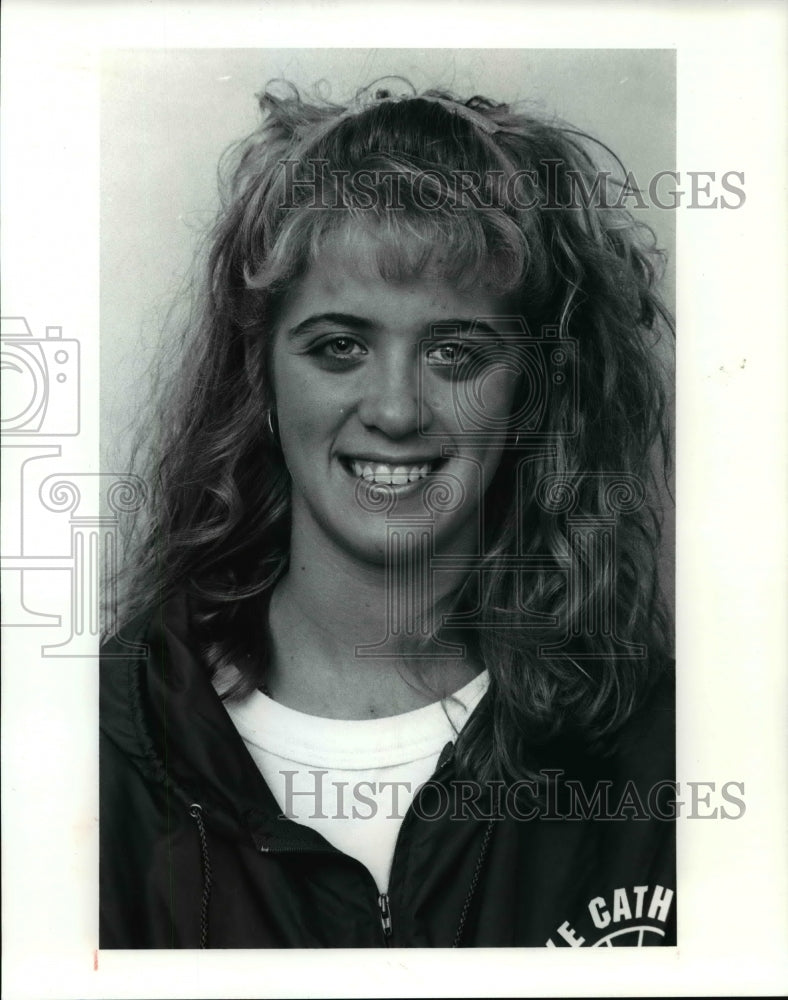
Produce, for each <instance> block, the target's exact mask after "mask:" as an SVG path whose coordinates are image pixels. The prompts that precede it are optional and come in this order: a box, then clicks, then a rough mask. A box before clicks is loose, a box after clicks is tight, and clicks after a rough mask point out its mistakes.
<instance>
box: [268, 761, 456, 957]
mask: <svg viewBox="0 0 788 1000" xmlns="http://www.w3.org/2000/svg"><path fill="white" fill-rule="evenodd" d="M453 750H454V747H453V746H451V750H449V746H446V747H444V749H443V752H442V753H441V755H440V757H439V759H438V765H437V767H436V768H435V771H434V772H433V774H432V776H431V778H430V779H429V780H430V781H435V780H437V779H438V776H439V775H440V774H441V773H442V772H444V771H445V770H446V768H447V765H448V764H449V763H450V761H451V760H452V758H453V756H454V754H453ZM446 751H449V752H448V753H447V752H446ZM412 812H413V805H412V804H411V805H410V806H409V807H408V811H407V812H406V814H405V816H404V818H403V820H402V824H401V825H400V828H399V831H398V833H397V840H396V843H395V845H394V857H393V859H392V868H391V870H392V872H393V871H394V869H395V867H396V865H395V864H394V862H395V861H396V858H397V853H398V851H397V847H398V845H399V842H400V838H401V835H402V830H403V828H404V826H405V824H406V823H407V822H408V821H409V819H410V815H411V813H412ZM257 850H258V851H260V853H261V854H302V853H305V854H311V853H314V852H315V850H316V848H314V847H302V846H301V845H295V844H288V845H286V846H285V845H280V846H277V847H275V848H271V847H269V846H268V845H267V844H257ZM317 850H320V849H319V848H317ZM329 852H335V853H337V854H342V852H341V851H337V850H336V848H331V847H329ZM344 857H346V858H347V859H348V860H349V861H353V862H354V863H355V864H358V865H361V867H362V868H363V867H364V866H363V864H362V862H360V861H358V859H357V858H351V857H349V856H348V855H344ZM365 871H366V874H367V875H368V876H369V878H370V880H371V881H372V876H371V875H370V874H369V871H368V870H366V869H365ZM377 902H378V910H379V911H380V925H381V930H382V931H383V943H384V945H385V946H386V947H388V946H389V938H390V937H391V935H392V932H393V927H392V922H391V905H390V902H389V896H388V893H387V892H381V893H378V900H377Z"/></svg>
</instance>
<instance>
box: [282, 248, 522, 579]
mask: <svg viewBox="0 0 788 1000" xmlns="http://www.w3.org/2000/svg"><path fill="white" fill-rule="evenodd" d="M375 250H376V241H375V238H374V237H373V236H371V235H367V234H365V233H364V232H363V231H361V230H359V231H358V233H354V234H353V239H352V241H351V240H348V239H339V238H336V237H334V238H329V239H328V240H326V242H325V243H324V246H323V249H322V251H321V252H320V254H319V255H318V257H317V259H316V261H315V263H314V265H313V266H312V268H311V269H310V270H309V271H308V272H307V274H306V275H305V276H304V277H303V278H302V279H301V280H300V281H298V282H297V283H296V284H295V286H294V288H293V289H292V290H291V291H290V292H289V293H288V295H287V296H286V297H285V300H284V302H283V305H282V309H281V310H280V313H279V318H278V322H277V324H276V330H275V334H274V345H273V382H274V393H275V398H276V415H277V419H278V424H279V436H280V441H281V446H282V450H283V453H284V458H285V462H286V464H287V467H288V470H289V472H290V475H291V477H292V516H293V531H294V537H299V540H300V541H301V542H303V543H305V544H306V545H308V546H311V545H323V544H325V543H329V544H331V545H334V546H337V547H339V549H340V550H342V551H343V552H344V553H346V554H349V555H351V556H352V557H354V558H355V559H359V560H362V561H363V562H367V563H369V562H372V563H377V564H380V563H381V562H382V561H383V558H384V556H385V550H386V538H387V522H388V521H389V519H392V518H393V519H396V520H397V521H400V522H402V521H403V519H404V520H406V521H408V520H409V521H411V522H412V521H414V520H421V521H424V520H427V521H429V522H431V523H432V524H433V538H434V542H433V544H434V548H435V550H436V551H439V552H457V553H459V552H473V551H478V548H477V546H478V544H479V523H480V513H481V498H482V497H483V495H484V493H485V491H486V490H487V487H488V485H489V483H490V481H491V479H492V477H493V475H494V473H495V471H496V469H497V467H498V464H499V461H500V457H501V450H502V444H501V428H505V427H506V423H507V420H508V417H509V415H510V413H511V410H512V404H513V400H514V394H515V389H516V385H517V380H518V375H517V366H516V364H512V363H507V361H506V358H507V350H509V351H510V350H511V348H507V346H506V345H507V344H508V343H510V341H502V340H501V336H500V335H501V334H502V332H503V331H504V330H511V322H512V319H511V303H509V302H508V300H507V299H505V298H502V297H500V296H497V295H493V294H489V293H487V292H485V291H467V290H460V289H459V288H457V287H456V286H455V285H453V284H451V283H447V282H446V281H445V280H441V279H440V278H437V277H431V276H429V275H427V274H425V275H423V276H420V277H417V278H413V279H411V280H408V281H404V282H392V281H388V280H385V279H383V278H381V277H380V275H379V273H378V271H377V268H376V267H375V265H374V263H370V262H374V260H375ZM480 318H483V322H479V323H476V324H475V325H474V321H475V320H479V319H480ZM507 320H508V323H507ZM441 327H443V329H442V328H441ZM469 407H470V408H471V409H473V408H474V407H475V408H476V413H475V414H474V413H471V414H470V419H469ZM485 428H490V429H491V430H492V431H493V433H488V434H486V436H485V434H484V433H481V434H480V433H479V431H480V429H481V430H482V432H484V430H485ZM469 431H473V432H474V434H473V436H471V435H470V433H469ZM441 484H442V485H444V486H445V487H446V489H447V490H448V491H449V492H450V493H451V494H452V496H451V498H450V499H449V502H448V503H444V504H443V505H441V504H440V503H438V504H437V505H436V503H435V502H434V497H435V496H436V495H437V494H439V493H440V492H441V491H440V490H439V489H438V487H439V486H440V485H441ZM445 492H446V491H444V500H445V499H446V497H445ZM438 500H440V497H439V496H438ZM436 506H439V507H441V509H439V510H436V509H435V508H436ZM299 533H300V535H299Z"/></svg>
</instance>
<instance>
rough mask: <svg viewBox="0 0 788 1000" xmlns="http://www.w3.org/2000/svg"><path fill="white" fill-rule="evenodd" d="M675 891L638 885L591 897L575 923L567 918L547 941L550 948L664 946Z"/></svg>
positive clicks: (655, 886)
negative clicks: (666, 926)
mask: <svg viewBox="0 0 788 1000" xmlns="http://www.w3.org/2000/svg"><path fill="white" fill-rule="evenodd" d="M672 905H673V890H672V889H668V888H666V887H665V886H662V885H635V886H630V887H628V888H623V887H622V888H619V889H613V890H612V892H610V893H608V894H606V895H601V896H594V897H593V899H589V900H588V903H587V905H586V909H585V911H583V910H581V911H580V913H579V915H578V917H577V919H576V920H575V921H574V922H570V921H569V920H565V921H564V922H563V923H562V924H561V925H560V926H559V927H557V928H556V929H555V932H554V933H553V934H552V936H551V937H549V938H548V939H547V941H546V942H545V944H546V946H547V947H548V948H561V947H567V946H568V947H571V948H582V947H585V948H616V947H628V948H632V947H637V948H640V947H647V946H649V945H661V944H663V940H664V937H665V925H666V924H667V922H668V918H669V917H670V912H671V907H672Z"/></svg>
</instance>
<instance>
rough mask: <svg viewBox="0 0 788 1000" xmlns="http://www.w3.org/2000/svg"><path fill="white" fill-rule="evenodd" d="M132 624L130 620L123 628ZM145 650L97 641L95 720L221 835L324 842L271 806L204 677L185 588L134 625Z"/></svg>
mask: <svg viewBox="0 0 788 1000" xmlns="http://www.w3.org/2000/svg"><path fill="white" fill-rule="evenodd" d="M129 631H131V630H129ZM133 631H134V633H135V638H137V639H138V640H141V641H142V643H143V645H144V647H145V648H146V649H147V653H146V654H145V655H142V656H138V657H133V656H129V655H128V653H126V652H124V651H123V650H124V649H128V646H127V645H123V646H122V645H121V643H120V642H119V641H118V640H117V639H116V640H113V641H111V642H110V643H108V644H107V646H106V647H105V648H104V649H103V650H102V663H101V711H100V717H101V728H102V729H103V730H104V732H105V734H106V735H107V736H108V737H109V738H110V739H111V740H112V741H113V742H114V743H115V744H116V745H117V746H118V747H119V749H120V750H121V751H122V752H123V753H124V754H125V755H126V756H127V758H129V759H130V760H131V761H132V762H133V763H134V765H135V766H136V767H138V768H139V769H140V770H141V771H143V772H144V773H145V774H146V776H147V777H148V779H149V780H153V781H155V782H157V783H160V784H163V785H165V786H166V787H167V789H168V791H169V793H170V794H172V795H174V796H175V797H176V798H178V799H179V800H180V801H182V802H183V804H184V805H185V806H189V805H191V804H193V803H197V804H199V805H200V806H201V807H202V810H203V815H204V817H205V820H206V822H207V823H208V824H210V825H212V826H214V827H216V828H220V829H221V830H222V832H223V833H224V834H225V835H228V836H235V837H241V838H244V839H247V838H249V837H251V838H252V840H253V841H254V843H255V845H256V846H257V847H258V849H265V850H274V849H277V848H282V849H286V848H287V847H293V848H295V849H300V850H304V849H307V850H325V849H331V848H330V847H328V845H327V842H326V841H325V840H324V839H323V838H322V837H321V836H320V835H319V834H317V833H316V832H315V831H313V830H310V829H309V828H307V827H304V826H301V825H299V824H297V823H294V822H292V821H291V820H288V819H287V818H285V817H282V818H280V809H279V806H278V804H277V802H276V799H275V798H274V795H273V793H272V792H271V790H270V789H269V787H268V785H267V784H266V782H265V780H264V779H263V777H262V775H261V774H260V772H259V770H258V769H257V766H256V764H255V763H254V761H253V760H252V758H251V756H250V755H249V752H248V751H247V749H246V747H245V745H244V743H243V740H242V739H241V737H240V735H239V734H238V732H237V730H236V729H235V726H234V725H233V723H232V721H231V720H230V717H229V715H228V714H227V712H226V711H225V708H224V706H223V704H222V701H221V699H220V698H219V696H218V695H217V693H216V691H215V690H214V687H213V685H212V684H211V680H210V675H209V671H208V668H207V666H206V664H205V662H204V660H203V658H202V656H201V654H200V651H199V649H198V648H197V646H196V644H195V641H194V638H193V636H192V634H191V632H192V629H191V628H190V621H189V610H188V605H187V601H186V599H185V598H184V597H182V596H179V597H177V598H174V599H172V600H171V601H168V602H167V603H166V604H165V605H164V606H163V607H162V608H161V609H159V610H158V611H156V612H154V614H153V615H152V616H148V617H147V618H146V620H145V621H143V622H139V621H138V622H137V623H136V626H134V627H133Z"/></svg>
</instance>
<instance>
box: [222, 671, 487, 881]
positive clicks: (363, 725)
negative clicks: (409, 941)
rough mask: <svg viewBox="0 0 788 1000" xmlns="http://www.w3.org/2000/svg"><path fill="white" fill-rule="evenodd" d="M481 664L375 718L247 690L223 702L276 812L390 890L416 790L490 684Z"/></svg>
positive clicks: (428, 775) (426, 778) (427, 777)
mask: <svg viewBox="0 0 788 1000" xmlns="http://www.w3.org/2000/svg"><path fill="white" fill-rule="evenodd" d="M488 684H489V676H488V674H487V671H484V672H482V673H481V674H479V675H478V676H477V677H475V678H474V679H473V680H472V681H470V683H468V684H466V685H465V687H463V688H461V689H460V690H459V691H457V692H455V694H453V695H452V696H451V697H450V698H447V699H446V700H445V701H443V702H435V703H434V704H432V705H427V706H426V707H424V708H418V709H416V710H415V711H413V712H406V713H404V714H403V715H393V716H390V717H388V718H382V719H363V720H345V719H323V718H320V717H318V716H314V715H305V714H304V713H303V712H297V711H295V710H293V709H292V708H286V707H285V706H284V705H280V704H278V703H277V702H275V701H273V700H272V699H271V698H269V697H267V696H266V695H264V694H262V693H261V692H260V691H254V692H253V693H252V694H251V695H249V696H248V697H247V698H244V699H243V700H241V701H226V702H225V708H226V709H227V712H228V713H229V715H230V718H231V719H232V721H233V723H234V724H235V727H236V729H237V730H238V732H239V733H240V735H241V738H242V739H243V741H244V743H245V744H246V747H247V749H248V750H249V753H250V754H251V756H252V759H253V760H254V762H255V763H256V764H257V766H258V767H259V769H260V771H261V773H262V775H263V777H264V778H265V780H266V782H267V784H268V786H269V787H270V789H271V791H272V792H273V794H274V796H275V798H276V801H277V802H278V804H279V807H280V809H281V810H282V813H283V814H284V815H286V816H288V817H289V818H290V819H293V820H295V821H296V822H298V823H302V824H304V825H305V826H309V827H312V829H314V830H317V831H318V832H319V833H320V834H322V835H323V836H324V837H325V838H326V840H327V841H328V842H329V843H330V844H332V845H333V846H334V847H336V848H338V849H339V850H340V851H342V852H343V853H344V854H349V855H350V856H351V857H354V858H357V859H358V860H359V861H360V862H361V863H362V864H363V865H365V866H366V867H367V868H368V870H369V871H370V872H371V873H372V876H373V878H374V879H375V882H376V883H377V886H378V891H379V892H386V891H387V890H388V882H389V874H390V872H391V863H392V860H393V857H394V846H395V844H396V840H397V834H398V833H399V828H400V825H401V823H402V820H403V818H404V816H405V813H406V812H407V810H408V807H409V806H410V804H411V801H412V800H413V796H414V795H415V793H416V792H417V791H418V789H419V788H420V786H421V785H422V784H424V782H425V781H428V780H429V779H430V777H431V776H432V774H433V773H434V771H435V768H436V766H437V763H438V758H439V756H440V754H441V751H442V750H443V748H444V747H445V746H446V744H447V743H448V742H449V741H451V742H454V740H455V739H456V737H457V733H458V732H459V731H460V729H462V727H463V725H464V724H465V722H466V720H467V718H468V716H469V715H470V714H471V712H473V710H474V708H475V707H476V705H477V704H478V703H479V701H480V700H481V698H482V696H483V695H484V693H485V691H486V690H487V686H488Z"/></svg>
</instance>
